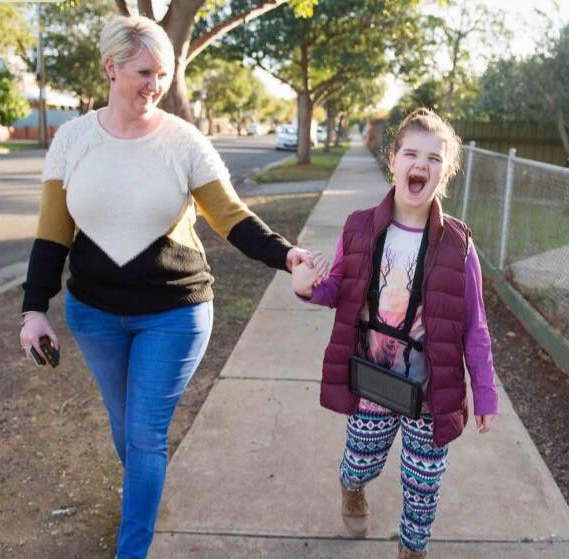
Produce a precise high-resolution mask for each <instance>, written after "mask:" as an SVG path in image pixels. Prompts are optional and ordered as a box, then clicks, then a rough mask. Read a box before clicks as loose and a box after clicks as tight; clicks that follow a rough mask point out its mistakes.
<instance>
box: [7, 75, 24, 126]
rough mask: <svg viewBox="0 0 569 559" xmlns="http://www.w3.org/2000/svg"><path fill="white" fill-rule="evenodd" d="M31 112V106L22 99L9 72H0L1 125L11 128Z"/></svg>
mask: <svg viewBox="0 0 569 559" xmlns="http://www.w3.org/2000/svg"><path fill="white" fill-rule="evenodd" d="M29 112H30V104H29V103H28V101H27V100H26V99H25V98H24V97H22V94H21V93H20V91H19V89H18V85H17V84H16V82H15V81H14V78H13V77H12V76H11V75H10V74H9V73H8V72H0V124H1V125H3V126H10V125H11V124H13V123H14V122H16V120H18V119H19V118H24V117H25V116H27V115H28V114H29Z"/></svg>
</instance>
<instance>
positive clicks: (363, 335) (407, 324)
mask: <svg viewBox="0 0 569 559" xmlns="http://www.w3.org/2000/svg"><path fill="white" fill-rule="evenodd" d="M428 231H429V222H428V221H427V224H426V225H425V229H424V231H423V236H422V238H421V246H420V247H419V252H418V254H417V264H416V266H415V274H414V276H413V283H412V285H411V293H410V294H409V303H408V305H407V311H406V313H405V320H404V322H403V327H402V328H396V327H394V326H390V325H389V324H385V323H382V322H379V321H378V320H377V315H378V309H379V274H380V270H381V258H382V256H383V248H384V246H385V236H386V233H385V232H384V233H383V234H382V235H380V236H379V238H378V239H377V244H376V245H375V250H374V253H373V262H372V273H371V281H370V285H369V290H368V293H367V302H368V309H369V320H368V321H365V320H360V323H359V329H360V344H361V346H362V349H363V350H364V351H365V353H366V356H368V355H367V354H368V351H369V341H368V336H367V335H368V331H369V330H370V329H371V330H375V331H376V332H381V333H382V334H386V335H387V336H390V337H392V338H396V339H398V340H400V341H402V342H404V343H405V344H406V347H405V350H404V352H403V356H404V358H405V376H409V368H410V363H409V354H410V353H411V349H415V350H416V351H423V344H422V343H421V342H420V341H417V340H414V339H413V338H411V336H410V335H409V333H410V332H411V327H412V326H413V320H414V319H415V315H416V314H417V309H418V308H419V305H420V304H421V300H422V297H421V284H422V282H423V267H424V263H425V252H426V251H427V244H428V237H429V234H428ZM368 357H369V356H368Z"/></svg>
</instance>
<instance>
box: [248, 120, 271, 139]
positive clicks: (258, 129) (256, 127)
mask: <svg viewBox="0 0 569 559" xmlns="http://www.w3.org/2000/svg"><path fill="white" fill-rule="evenodd" d="M262 134H266V130H265V127H264V126H263V125H262V124H257V123H255V122H253V123H252V124H249V126H247V135H248V136H261V135H262Z"/></svg>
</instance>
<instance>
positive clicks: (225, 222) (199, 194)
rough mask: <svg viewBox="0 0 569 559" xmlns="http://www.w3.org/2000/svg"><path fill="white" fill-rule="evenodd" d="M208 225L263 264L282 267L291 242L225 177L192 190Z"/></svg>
mask: <svg viewBox="0 0 569 559" xmlns="http://www.w3.org/2000/svg"><path fill="white" fill-rule="evenodd" d="M192 194H193V196H194V200H195V201H196V203H197V205H198V207H199V209H200V210H201V212H202V214H203V216H204V217H205V219H206V220H207V222H208V223H209V224H210V226H211V227H212V228H213V229H214V231H216V232H217V233H218V235H220V236H221V237H223V238H225V239H227V240H228V241H229V242H230V243H231V244H232V245H233V246H235V247H236V248H237V249H239V250H240V251H241V252H242V253H243V254H245V255H246V256H248V257H249V258H253V259H254V260H260V261H261V262H264V263H265V264H266V265H267V266H270V267H272V268H277V269H279V270H286V269H287V268H286V256H287V253H288V251H289V250H290V249H291V248H292V245H291V244H290V243H289V242H288V241H287V240H286V239H285V238H284V237H282V236H281V235H279V234H278V233H275V232H274V231H272V230H271V228H270V227H269V226H268V225H267V224H266V223H265V222H264V221H263V220H262V219H261V218H260V217H259V216H257V215H256V214H255V213H254V212H253V211H251V210H250V209H249V208H248V207H247V206H246V204H245V203H244V202H242V201H241V200H240V198H239V196H238V195H237V193H236V192H235V190H234V189H233V186H231V183H229V181H227V183H224V182H223V181H220V180H216V181H213V182H210V183H207V184H205V185H203V186H201V187H200V188H197V189H196V190H195V191H192Z"/></svg>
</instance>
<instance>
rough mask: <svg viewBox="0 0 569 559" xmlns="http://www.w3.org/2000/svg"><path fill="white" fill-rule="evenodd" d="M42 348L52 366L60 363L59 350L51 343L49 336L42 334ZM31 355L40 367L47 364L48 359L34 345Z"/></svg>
mask: <svg viewBox="0 0 569 559" xmlns="http://www.w3.org/2000/svg"><path fill="white" fill-rule="evenodd" d="M40 348H41V350H42V351H43V354H44V355H45V357H46V359H47V363H49V364H50V365H51V366H52V367H57V366H58V365H59V351H58V350H57V349H55V348H54V347H53V346H52V345H51V340H50V339H49V336H42V337H41V338H40ZM30 355H31V356H32V359H33V360H34V362H35V364H36V365H37V366H38V367H42V366H43V365H45V364H46V359H44V358H43V357H42V355H41V354H40V353H39V352H38V351H37V350H36V348H35V347H34V346H32V347H31V348H30Z"/></svg>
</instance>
